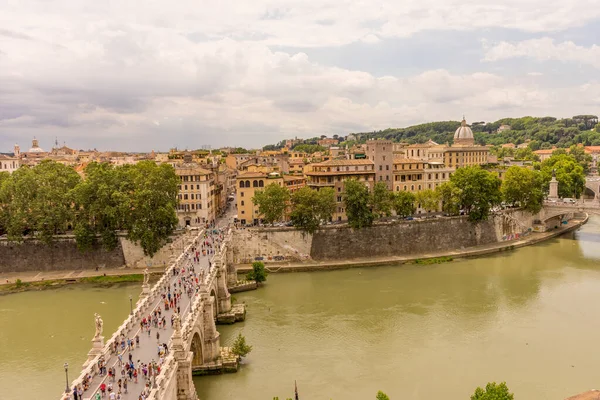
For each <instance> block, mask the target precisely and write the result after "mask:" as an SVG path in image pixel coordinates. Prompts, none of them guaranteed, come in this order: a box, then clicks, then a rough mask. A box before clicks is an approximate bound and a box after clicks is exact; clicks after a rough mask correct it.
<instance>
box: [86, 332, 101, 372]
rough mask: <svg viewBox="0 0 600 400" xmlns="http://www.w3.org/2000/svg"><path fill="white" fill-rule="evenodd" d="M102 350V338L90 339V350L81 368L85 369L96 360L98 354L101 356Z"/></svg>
mask: <svg viewBox="0 0 600 400" xmlns="http://www.w3.org/2000/svg"><path fill="white" fill-rule="evenodd" d="M103 350H104V336H96V337H95V338H93V339H92V349H91V350H90V352H89V353H88V359H87V361H86V362H85V363H84V364H83V368H85V367H87V366H88V364H89V363H90V362H91V361H92V360H93V359H94V358H96V357H97V356H99V355H100V354H102V351H103Z"/></svg>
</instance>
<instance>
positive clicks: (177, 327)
mask: <svg viewBox="0 0 600 400" xmlns="http://www.w3.org/2000/svg"><path fill="white" fill-rule="evenodd" d="M173 329H174V330H175V332H179V331H181V318H180V317H179V314H178V313H175V314H173Z"/></svg>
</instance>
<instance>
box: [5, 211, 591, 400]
mask: <svg viewBox="0 0 600 400" xmlns="http://www.w3.org/2000/svg"><path fill="white" fill-rule="evenodd" d="M432 240H435V239H432ZM139 292H140V288H139V285H118V286H113V287H111V288H108V289H106V288H94V287H91V286H72V287H67V288H62V289H57V290H48V291H42V292H27V293H20V294H14V295H8V296H1V297H0V399H2V400H9V399H11V400H12V399H57V398H58V397H59V396H60V393H61V390H62V389H63V388H64V381H65V374H64V370H63V363H64V362H65V361H66V362H68V363H69V365H70V366H71V367H70V371H72V372H70V374H71V373H72V374H73V375H74V374H75V371H76V372H77V374H78V373H79V370H80V367H81V364H82V363H83V362H84V360H85V358H86V354H87V352H88V351H89V349H90V339H91V336H93V333H94V326H93V314H94V312H99V313H100V314H101V315H102V317H103V318H104V321H105V326H104V328H105V333H106V332H112V331H113V330H114V329H115V328H116V327H117V326H118V325H119V324H120V323H121V321H122V320H123V319H124V318H125V317H126V316H127V313H128V312H129V300H128V296H129V295H130V294H133V295H134V296H137V294H138V293H139ZM234 296H235V297H236V298H237V301H240V302H241V301H244V302H246V303H247V305H248V316H247V320H246V322H244V323H242V324H236V325H233V326H225V327H219V331H220V332H221V339H222V345H227V344H229V343H231V341H232V339H233V337H234V336H235V335H237V333H238V332H240V331H241V332H243V334H244V335H245V336H246V339H247V341H248V342H249V343H250V344H252V345H253V346H254V350H253V352H252V353H251V354H250V355H249V356H248V357H247V358H246V359H245V360H244V364H243V366H242V368H241V370H240V371H239V372H238V373H237V374H230V375H221V376H211V377H198V378H195V379H194V382H195V383H196V387H197V389H198V395H199V397H200V399H201V400H222V399H235V400H238V399H239V400H271V399H272V398H273V397H274V396H279V398H280V399H281V398H283V399H285V398H286V396H287V397H293V390H294V380H295V381H297V383H298V390H299V394H300V398H301V399H303V400H304V399H308V400H319V399H323V400H328V399H333V400H363V399H364V400H369V399H374V398H375V394H376V392H377V390H383V391H384V392H386V393H387V394H388V395H389V396H390V398H391V399H392V400H410V399H414V400H420V399H423V400H429V399H440V400H463V399H464V400H468V399H469V396H470V395H471V394H472V392H473V391H474V389H475V387H477V386H480V385H485V383H487V382H488V381H506V382H507V383H508V386H509V387H510V389H511V390H512V391H513V392H514V393H515V397H516V399H517V400H521V399H524V400H537V399H544V400H546V399H547V400H551V399H557V400H562V399H564V398H565V397H567V396H569V395H573V394H576V393H579V392H583V391H585V390H588V389H592V388H595V387H599V386H600V384H599V383H600V377H599V375H600V372H598V368H597V364H598V362H597V361H596V356H597V355H598V354H599V347H600V342H599V341H598V336H599V334H600V318H599V316H600V301H599V298H600V219H598V218H592V219H591V220H590V222H589V223H588V224H587V225H585V226H584V227H583V228H581V229H580V230H579V231H577V232H575V233H573V234H568V235H565V236H563V237H561V238H558V239H553V240H551V241H548V242H545V243H542V244H539V245H536V246H530V247H525V248H522V249H518V250H516V251H513V252H507V253H504V254H500V255H498V256H493V257H485V258H478V259H471V260H462V261H455V262H451V263H445V264H438V265H427V266H423V265H402V266H386V267H377V268H361V269H351V270H342V271H331V272H312V273H295V274H280V275H277V274H272V275H270V276H269V279H268V284H267V285H266V286H265V287H264V288H262V289H259V290H258V291H254V292H247V293H240V294H235V295H234ZM105 336H107V337H109V336H110V334H107V335H105ZM71 378H72V376H70V377H69V379H71Z"/></svg>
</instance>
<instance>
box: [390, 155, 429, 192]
mask: <svg viewBox="0 0 600 400" xmlns="http://www.w3.org/2000/svg"><path fill="white" fill-rule="evenodd" d="M425 164H426V162H425V161H423V160H415V159H410V158H396V159H394V161H393V167H394V168H393V171H392V174H393V178H394V181H393V183H394V188H393V189H394V191H396V192H399V191H408V192H413V193H415V192H420V191H421V190H424V189H425V181H424V179H423V176H424V174H425Z"/></svg>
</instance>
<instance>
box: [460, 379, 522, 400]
mask: <svg viewBox="0 0 600 400" xmlns="http://www.w3.org/2000/svg"><path fill="white" fill-rule="evenodd" d="M514 398H515V396H514V394H512V393H510V391H509V390H508V386H506V382H502V383H500V384H496V382H490V383H488V384H487V385H486V386H485V389H483V388H481V387H478V388H477V389H475V393H473V395H471V400H514Z"/></svg>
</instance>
